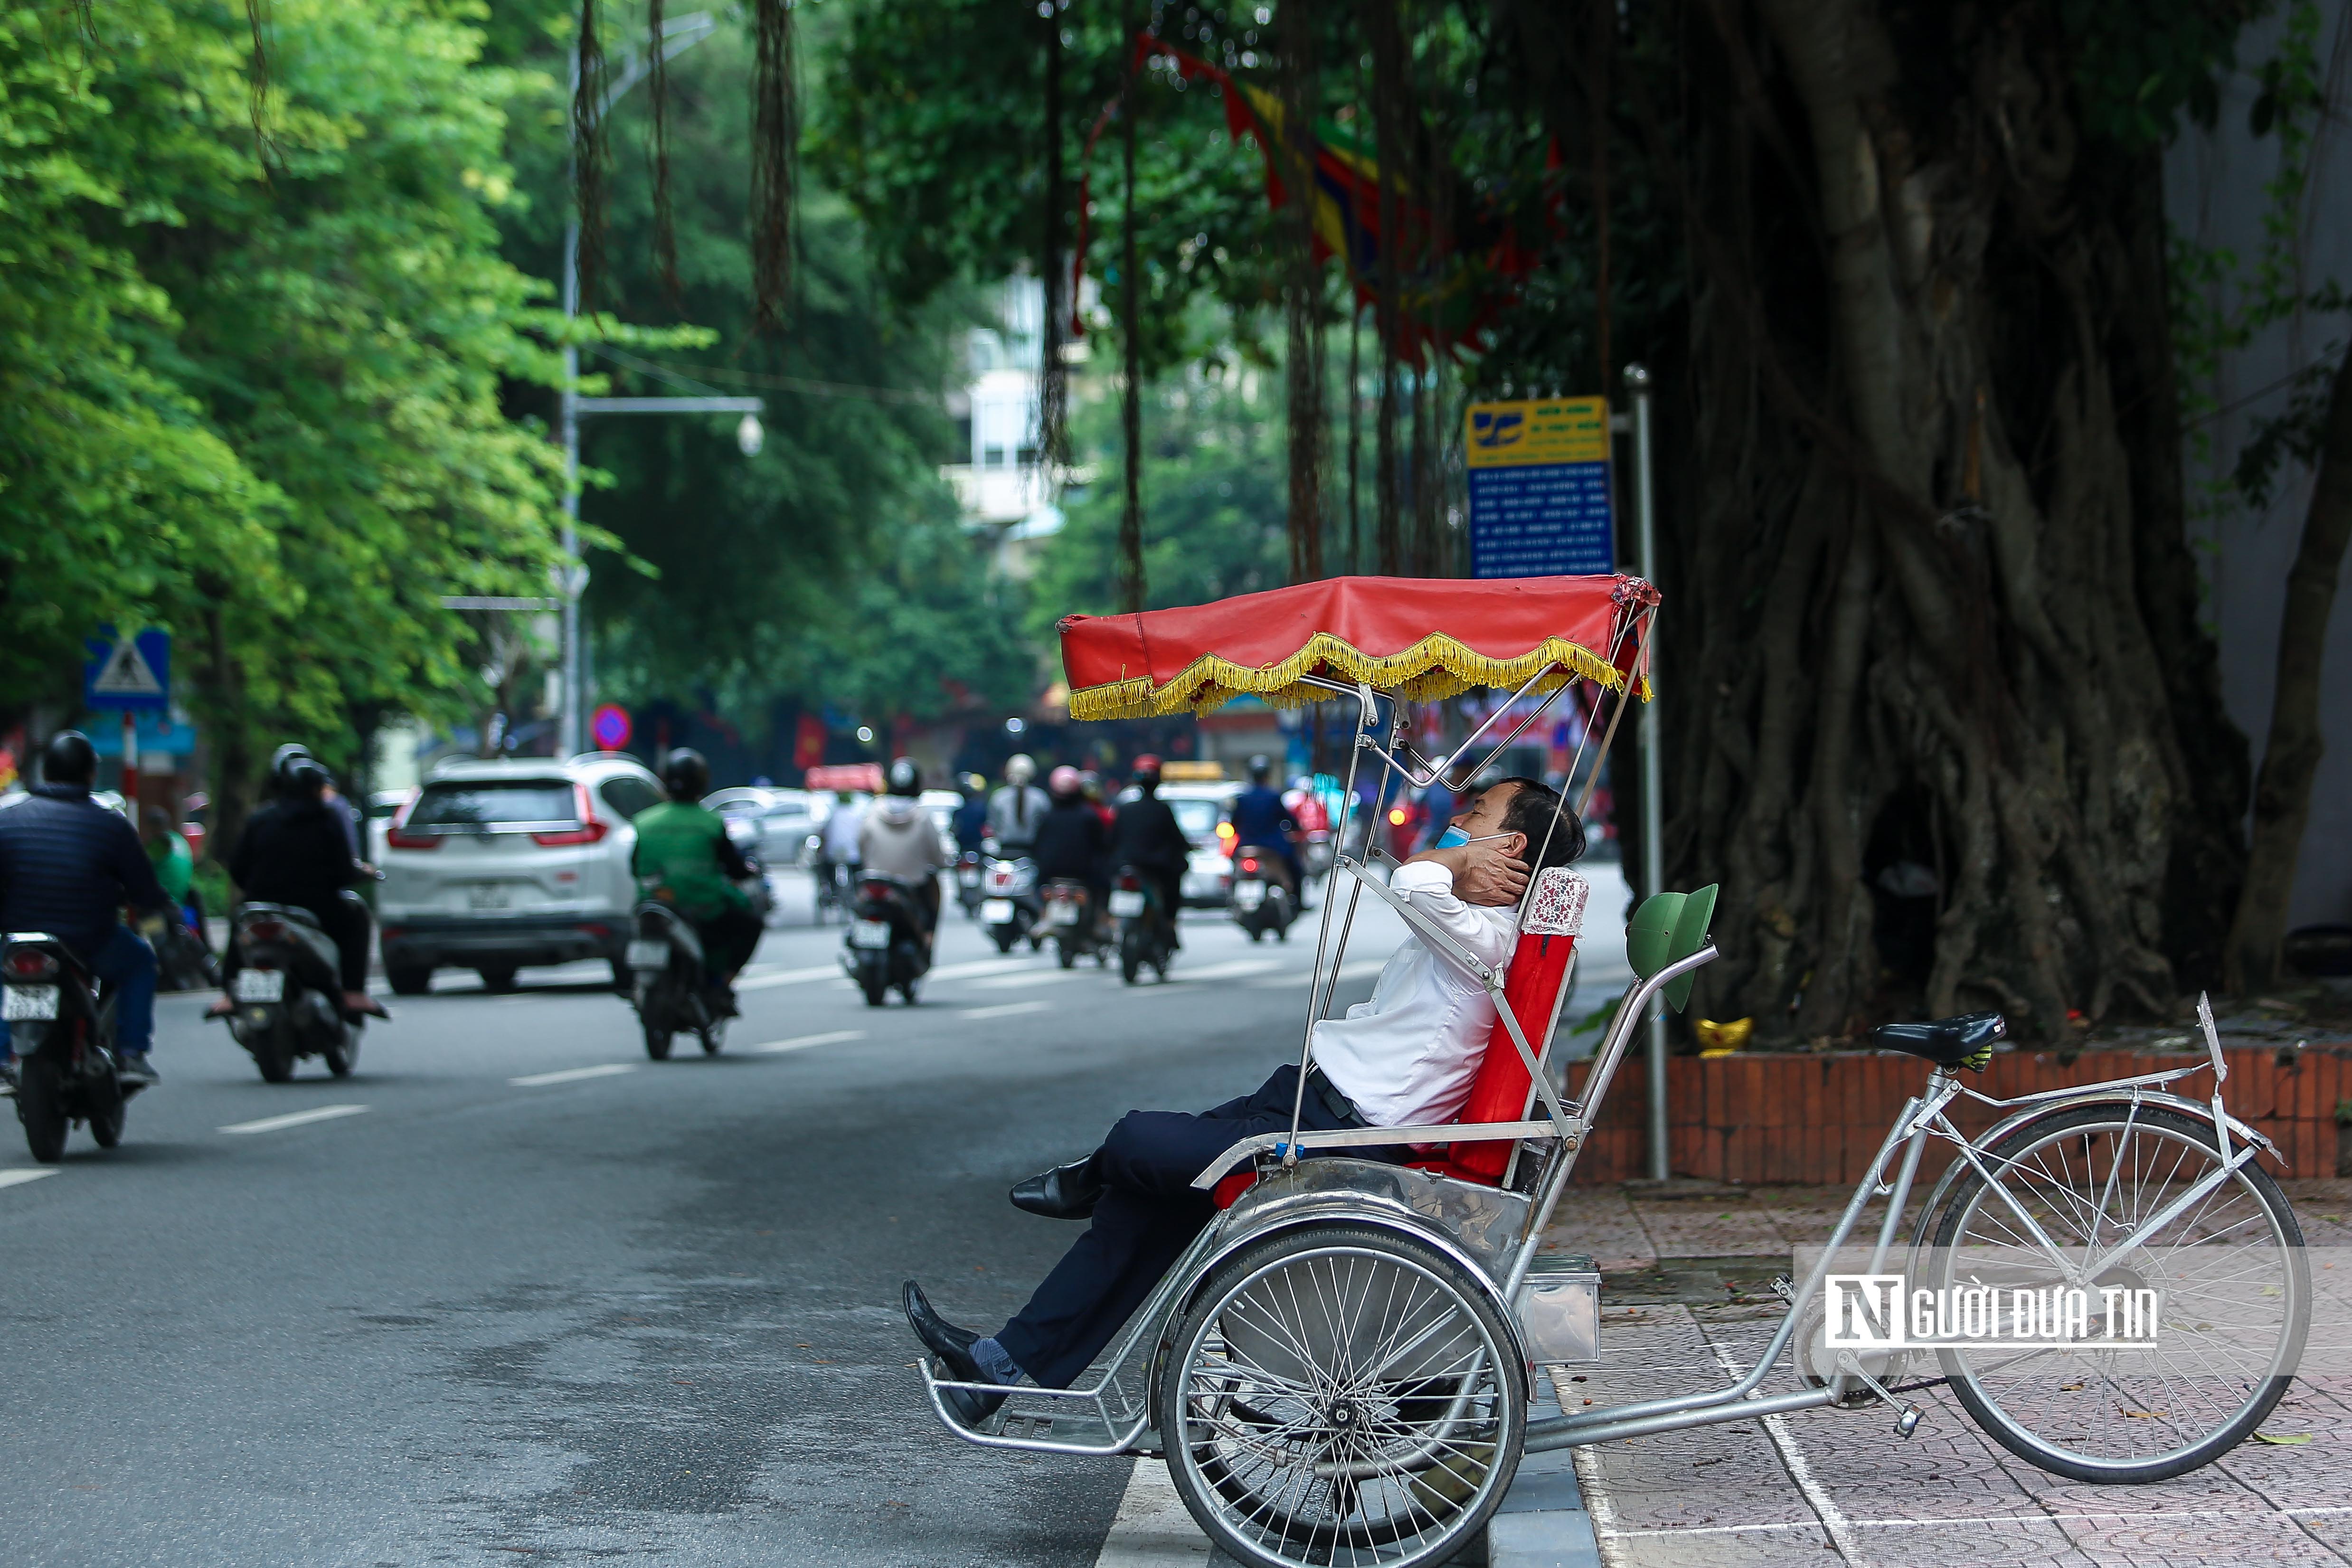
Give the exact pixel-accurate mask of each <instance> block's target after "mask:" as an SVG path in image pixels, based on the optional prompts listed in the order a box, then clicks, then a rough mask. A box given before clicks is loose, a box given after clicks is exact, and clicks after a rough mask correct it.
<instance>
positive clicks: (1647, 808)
mask: <svg viewBox="0 0 2352 1568" xmlns="http://www.w3.org/2000/svg"><path fill="white" fill-rule="evenodd" d="M1625 390H1626V391H1627V392H1629V393H1631V394H1632V395H1633V507H1634V511H1633V516H1634V529H1635V535H1634V537H1635V539H1636V540H1637V542H1639V545H1640V549H1641V562H1642V575H1643V577H1645V578H1647V579H1648V580H1649V581H1650V582H1651V583H1652V584H1655V583H1656V582H1657V580H1658V508H1657V489H1656V483H1655V480H1654V478H1653V476H1652V473H1651V468H1650V372H1649V370H1648V368H1647V367H1646V366H1643V365H1639V364H1629V365H1627V366H1626V367H1625ZM1647 646H1648V650H1649V656H1650V668H1649V674H1650V681H1651V689H1650V700H1649V702H1648V704H1647V707H1648V711H1647V712H1644V713H1643V715H1642V896H1643V897H1644V898H1655V897H1656V896H1657V895H1658V894H1660V893H1662V892H1664V891H1665V888H1666V841H1665V818H1666V811H1665V780H1664V777H1663V776H1661V774H1662V769H1661V767H1660V763H1661V754H1662V753H1661V748H1660V746H1659V744H1658V696H1657V679H1658V638H1657V631H1656V623H1655V622H1653V623H1651V633H1650V638H1649V642H1648V645H1647ZM1644 1076H1646V1077H1647V1078H1648V1079H1649V1080H1650V1081H1649V1090H1650V1093H1649V1100H1650V1179H1651V1180H1652V1181H1656V1182H1663V1181H1664V1180H1665V1179H1666V1178H1667V1177H1668V1176H1670V1175H1672V1174H1673V1173H1674V1171H1673V1166H1672V1163H1671V1161H1670V1160H1669V1159H1668V1153H1669V1151H1668V1149H1667V1146H1666V1005H1665V1002H1664V997H1663V994H1661V998H1660V999H1659V1000H1657V1001H1654V1002H1653V1003H1652V1004H1651V1005H1650V1039H1649V1053H1648V1071H1647V1073H1646V1074H1645V1075H1644Z"/></svg>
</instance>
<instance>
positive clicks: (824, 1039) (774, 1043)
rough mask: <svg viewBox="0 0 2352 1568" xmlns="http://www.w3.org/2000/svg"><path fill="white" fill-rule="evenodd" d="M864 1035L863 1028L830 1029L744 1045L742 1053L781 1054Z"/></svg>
mask: <svg viewBox="0 0 2352 1568" xmlns="http://www.w3.org/2000/svg"><path fill="white" fill-rule="evenodd" d="M865 1037H866V1031H865V1030H863V1029H830V1030H827V1031H826V1032H825V1033H824V1034H822V1035H803V1036H801V1037H798V1038H796V1039H790V1040H770V1041H769V1042H768V1043H767V1044H766V1045H764V1046H746V1047H743V1054H744V1055H745V1056H752V1057H773V1056H782V1054H783V1053H784V1052H786V1051H805V1050H807V1049H809V1048H810V1047H814V1046H837V1045H840V1044H841V1043H843V1042H844V1041H845V1040H862V1039H864V1038H865Z"/></svg>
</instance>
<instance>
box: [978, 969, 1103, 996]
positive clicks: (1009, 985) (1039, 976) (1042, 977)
mask: <svg viewBox="0 0 2352 1568" xmlns="http://www.w3.org/2000/svg"><path fill="white" fill-rule="evenodd" d="M1079 978H1081V976H1080V975H1079V973H1078V972H1077V971H1076V970H1075V969H1032V970H1028V971H1025V972H1024V973H1020V974H1000V975H998V976H997V977H996V978H995V979H993V980H975V981H973V982H972V983H971V988H972V989H973V990H974V991H1012V990H1016V989H1018V988H1019V987H1021V986H1024V985H1059V984H1061V983H1062V982H1063V981H1065V980H1076V979H1079Z"/></svg>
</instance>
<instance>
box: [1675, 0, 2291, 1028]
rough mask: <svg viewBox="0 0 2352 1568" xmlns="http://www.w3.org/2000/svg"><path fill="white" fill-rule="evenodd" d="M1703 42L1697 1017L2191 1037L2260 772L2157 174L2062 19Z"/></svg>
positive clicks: (1860, 5) (1694, 620) (1815, 11)
mask: <svg viewBox="0 0 2352 1568" xmlns="http://www.w3.org/2000/svg"><path fill="white" fill-rule="evenodd" d="M1694 9H1695V11H1696V12H1697V13H1698V15H1699V16H1701V17H1705V18H1707V21H1706V23H1705V24H1704V25H1703V26H1700V27H1696V28H1695V29H1694V31H1695V32H1696V33H1701V34H1703V35H1704V36H1705V42H1704V44H1703V45H1702V47H1701V48H1700V49H1699V50H1698V51H1697V52H1698V53H1699V55H1700V57H1701V60H1700V64H1699V65H1698V67H1697V68H1698V69H1700V70H1702V71H1703V72H1712V73H1713V74H1714V75H1715V76H1716V77H1717V80H1716V81H1715V82H1714V84H1713V85H1714V87H1715V88H1716V89H1719V90H1716V91H1713V92H1708V91H1704V90H1702V91H1696V92H1694V93H1693V94H1692V100H1693V101H1695V102H1697V103H1699V104H1701V105H1703V106H1706V107H1702V108H1700V109H1698V110H1694V111H1693V112H1694V114H1695V115H1696V116H1697V118H1696V119H1695V120H1694V121H1691V122H1690V124H1689V126H1688V131H1689V134H1688V135H1687V136H1686V137H1684V138H1680V139H1678V140H1676V141H1675V143H1674V144H1673V145H1671V146H1670V145H1669V144H1668V142H1667V141H1666V140H1665V139H1663V138H1661V139H1657V140H1656V141H1655V142H1654V146H1653V148H1652V151H1653V152H1654V153H1655V154H1656V155H1657V157H1658V159H1659V161H1660V163H1662V165H1663V166H1664V167H1666V168H1667V169H1668V170H1669V171H1670V173H1671V175H1672V177H1673V178H1674V179H1675V180H1676V181H1678V182H1679V183H1680V185H1681V191H1680V199H1681V201H1682V203H1683V205H1684V211H1685V215H1686V216H1687V218H1688V221H1689V222H1690V224H1691V232H1692V234H1693V239H1692V246H1693V252H1694V254H1693V258H1692V260H1693V274H1694V283H1693V297H1692V304H1691V314H1690V323H1691V326H1690V340H1689V363H1688V364H1687V365H1686V367H1685V374H1686V376H1687V378H1688V383H1689V385H1688V388H1687V392H1686V395H1687V396H1688V398H1689V399H1690V402H1689V404H1688V405H1687V406H1688V407H1689V409H1690V414H1691V418H1690V423H1689V426H1688V428H1687V432H1686V435H1687V438H1688V439H1689V441H1690V442H1691V445H1692V449H1691V451H1690V453H1689V456H1690V458H1691V459H1692V460H1691V461H1690V462H1689V463H1688V464H1687V465H1683V466H1682V468H1683V471H1685V472H1687V473H1690V474H1691V475H1693V476H1694V477H1693V478H1692V479H1690V480H1689V481H1688V485H1689V486H1690V489H1689V491H1688V492H1687V493H1685V495H1684V496H1682V497H1681V498H1680V500H1681V503H1682V504H1681V505H1680V507H1679V509H1678V510H1680V511H1681V513H1682V515H1683V516H1684V517H1685V519H1686V520H1687V522H1686V526H1685V530H1684V531H1683V532H1682V535H1681V537H1680V538H1678V539H1677V540H1676V541H1675V552H1674V557H1673V560H1672V563H1671V564H1670V567H1669V569H1668V572H1667V573H1666V574H1665V575H1666V578H1667V580H1666V582H1665V583H1664V586H1665V587H1666V589H1667V590H1668V593H1669V603H1670V605H1672V617H1671V623H1670V626H1669V636H1670V637H1671V638H1672V639H1673V640H1672V645H1671V646H1670V647H1668V649H1667V650H1666V657H1665V659H1664V668H1667V669H1669V670H1673V671H1677V672H1680V673H1679V675H1678V677H1677V679H1675V680H1674V681H1673V682H1672V683H1671V684H1670V685H1669V686H1668V688H1667V689H1666V691H1665V699H1666V700H1667V701H1668V702H1670V703H1675V704H1678V705H1679V707H1678V709H1677V710H1672V711H1670V712H1669V716H1668V722H1669V726H1670V734H1671V735H1672V736H1673V740H1674V743H1673V747H1672V752H1673V755H1672V757H1671V758H1670V765H1671V768H1672V770H1673V771H1672V772H1671V773H1670V775H1669V778H1670V795H1671V796H1672V798H1673V799H1674V800H1675V816H1674V820H1672V821H1671V822H1670V824H1669V827H1668V852H1669V856H1670V858H1671V859H1672V860H1673V862H1674V863H1675V866H1676V868H1677V869H1678V871H1679V872H1680V873H1681V874H1682V875H1681V877H1680V878H1678V879H1677V881H1678V883H1679V884H1683V885H1686V884H1687V882H1688V881H1694V880H1706V879H1713V878H1716V877H1720V879H1722V881H1723V883H1724V886H1725V897H1724V902H1723V907H1722V910H1721V912H1720V914H1719V915H1718V917H1717V936H1718V941H1719V943H1720V945H1721V947H1722V949H1723V951H1724V952H1725V954H1726V957H1725V959H1724V960H1723V961H1722V962H1721V963H1717V965H1715V966H1713V968H1712V969H1711V970H1710V971H1708V972H1707V973H1706V974H1705V975H1704V976H1703V977H1702V983H1703V984H1705V985H1706V992H1705V993H1704V994H1703V996H1702V1001H1701V1004H1700V1006H1701V1007H1703V1008H1704V1010H1705V1011H1706V1012H1707V1013H1709V1014H1711V1015H1712V1016H1716V1017H1718V1018H1735V1017H1740V1016H1752V1017H1754V1018H1755V1019H1756V1020H1757V1023H1758V1026H1759V1034H1760V1035H1762V1036H1763V1037H1766V1038H1768V1039H1769V1038H1778V1039H1780V1040H1781V1041H1784V1042H1786V1041H1803V1040H1814V1041H1819V1040H1822V1039H1825V1038H1829V1039H1834V1038H1842V1037H1848V1036H1851V1035H1852V1034H1853V1033H1854V1032H1855V1031H1856V1030H1858V1029H1859V1028H1860V1027H1862V1026H1864V1024H1866V1023H1869V1022H1874V1021H1877V1020H1879V1019H1883V1018H1885V1017H1889V1016H1901V1015H1904V1014H1918V1013H1925V1014H1927V1015H1930V1016H1938V1015H1943V1014H1948V1013H1953V1012H1958V1011H1962V1010H1965V1009H1968V1008H1971V1007H1979V1006H1998V1007H2000V1008H2003V1009H2005V1010H2006V1011H2007V1012H2008V1013H2009V1015H2010V1016H2011V1023H2012V1026H2013V1027H2015V1029H2016V1030H2017V1032H2018V1033H2019V1034H2020V1035H2021V1036H2022V1037H2026V1038H2028V1039H2039V1040H2042V1041H2049V1042H2062V1043H2063V1041H2064V1040H2065V1039H2066V1038H2067V1037H2068V1035H2067V1027H2068V1024H2069V1021H2070V1019H2074V1020H2084V1021H2087V1020H2095V1019H2097V1018H2099V1017H2101V1016H2105V1015H2106V1014H2108V1013H2109V1012H2111V1011H2112V1010H2115V1009H2117V1008H2119V1007H2124V1008H2129V1009H2132V1010H2134V1011H2137V1012H2139V1013H2144V1014H2149V1015H2159V1016H2160V1015H2165V1014H2168V1013H2169V1012H2170V1011H2171V1009H2172V1008H2173V1006H2174V1005H2175V1003H2176V1000H2177V997H2178V994H2179V990H2180V988H2181V986H2182V984H2184V980H2185V979H2190V980H2202V979H2204V978H2205V976H2204V975H2203V974H2202V973H2196V974H2191V975H2186V976H2185V975H2184V973H2183V971H2184V967H2186V968H2189V969H2199V968H2201V966H2202V965H2203V964H2204V963H2206V962H2207V960H2208V958H2209V957H2210V955H2214V954H2217V953H2218V951H2219V944H2220V938H2221V932H2222V931H2223V930H2224V929H2225V926H2226V921H2227V916H2228V911H2229V909H2230V907H2231V898H2232V896H2233V894H2234V889H2233V887H2232V886H2231V885H2230V884H2231V878H2232V876H2233V875H2234V871H2235V868H2236V867H2237V866H2238V864H2239V855H2238V851H2237V849H2236V847H2235V845H2236V840H2235V837H2234V835H2235V826H2234V824H2235V814H2236V813H2237V812H2239V811H2241V810H2242V802H2243V787H2244V761H2243V743H2242V741H2241V740H2240V739H2239V738H2238V737H2237V736H2236V735H2235V734H2234V732H2233V731H2231V730H2230V729H2229V727H2228V725H2227V723H2226V721H2224V720H2223V719H2222V718H2221V713H2220V708H2219V701H2218V695H2219V693H2218V685H2217V682H2216V679H2215V677H2214V670H2213V666H2212V658H2211V653H2210V645H2209V644H2208V643H2207V641H2206V639H2205V638H2204V637H2202V635H2201V633H2200V631H2199V630H2198V627H2197V626H2196V624H2195V594H2194V578H2193V574H2192V572H2191V570H2190V568H2189V565H2188V557H2187V553H2186V548H2185V544H2184V542H2183V540H2182V531H2181V530H2182V515H2181V498H2180V489H2179V426H2178V415H2177V400H2176V398H2175V395H2174V391H2173V386H2172V380H2171V371H2170V359H2169V351H2168V347H2167V343H2166V338H2165V331H2166V325H2165V323H2166V312H2165V309H2164V278H2163V271H2162V268H2163V243H2162V227H2161V225H2162V215H2161V207H2160V203H2159V201H2158V193H2157V186H2156V184H2155V180H2156V172H2155V163H2154V160H2153V156H2152V155H2151V154H2147V153H2133V152H2129V151H2126V150H2124V149H2120V148H2114V147H2109V146H2106V145H2104V144H2101V143H2096V142H2094V141H2092V140H2091V139H2090V138H2088V137H2087V136H2086V135H2085V134H2084V132H2083V131H2082V129H2081V127H2080V124H2079V122H2078V112H2077V107H2076V104H2075V101H2074V96H2073V94H2074V88H2073V86H2072V83H2071V79H2070V77H2069V75H2068V72H2067V68H2066V66H2065V63H2064V52H2063V47H2062V40H2061V39H2060V38H2059V37H2058V35H2057V30H2056V20H2055V15H2054V14H2055V12H2056V10H2057V5H2056V0H2027V3H2024V4H2017V5H2008V6H2005V7H1999V8H1972V7H1949V8H1945V7H1927V8H1923V9H1916V10H1914V11H1912V12H1910V13H1908V14H1907V15H1906V20H1905V23H1904V26H1905V27H1906V32H1905V33H1904V35H1903V36H1902V37H1900V38H1899V39H1898V38H1897V37H1895V36H1894V35H1893V34H1892V32H1891V30H1890V25H1889V21H1888V17H1889V15H1890V12H1891V7H1889V6H1887V5H1883V4H1882V3H1881V0H1753V4H1752V6H1751V7H1746V8H1743V7H1741V6H1739V5H1736V4H1734V3H1732V0H1717V3H1714V4H1700V5H1696V6H1695V7H1694ZM1670 482H1671V481H1670ZM2176 959H2178V960H2179V961H2180V962H2176ZM1695 1010H1696V1009H1695Z"/></svg>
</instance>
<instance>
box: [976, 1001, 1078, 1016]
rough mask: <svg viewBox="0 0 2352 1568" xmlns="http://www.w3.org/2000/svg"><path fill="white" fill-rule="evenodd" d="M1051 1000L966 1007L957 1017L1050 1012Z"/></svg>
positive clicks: (1052, 1008)
mask: <svg viewBox="0 0 2352 1568" xmlns="http://www.w3.org/2000/svg"><path fill="white" fill-rule="evenodd" d="M1053 1010H1054V1005H1053V1004H1052V1003H1051V1002H999V1003H998V1004H997V1005H995V1006H993V1007H966V1008H965V1009H964V1010H963V1011H962V1012H961V1013H959V1014H957V1015H956V1016H957V1017H959V1018H1011V1017H1014V1016H1018V1015H1020V1014H1023V1013H1050V1012H1052V1011H1053Z"/></svg>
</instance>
